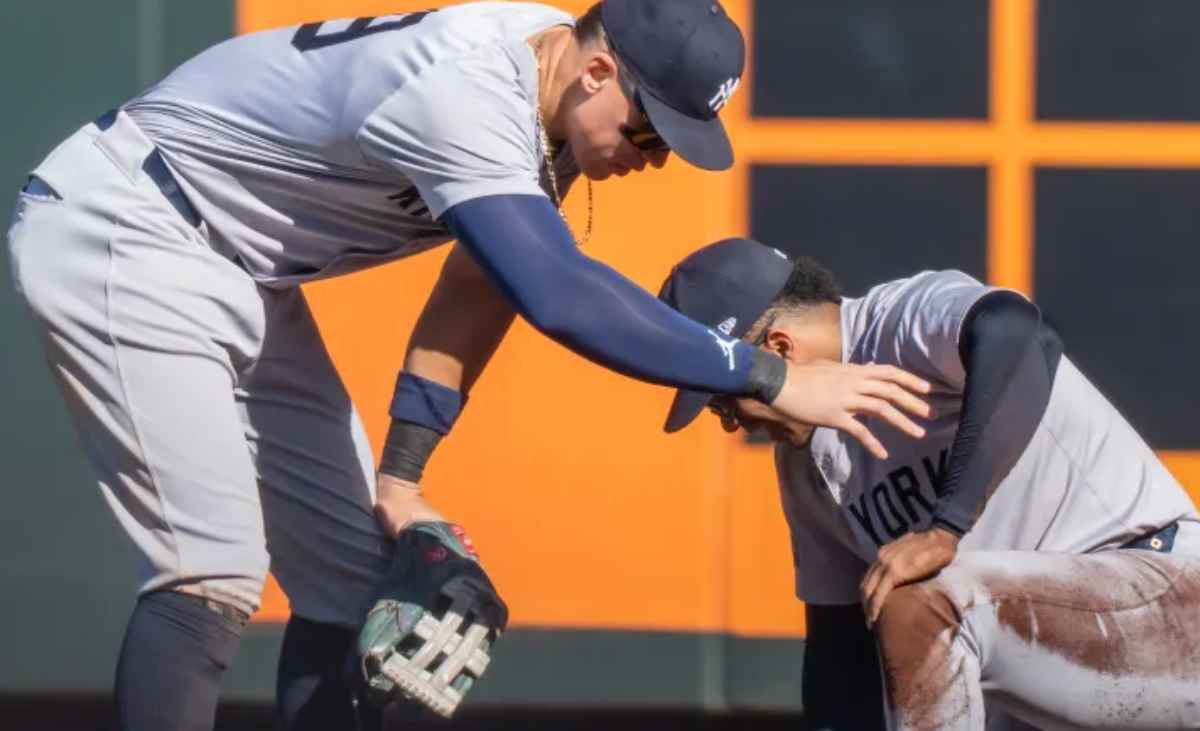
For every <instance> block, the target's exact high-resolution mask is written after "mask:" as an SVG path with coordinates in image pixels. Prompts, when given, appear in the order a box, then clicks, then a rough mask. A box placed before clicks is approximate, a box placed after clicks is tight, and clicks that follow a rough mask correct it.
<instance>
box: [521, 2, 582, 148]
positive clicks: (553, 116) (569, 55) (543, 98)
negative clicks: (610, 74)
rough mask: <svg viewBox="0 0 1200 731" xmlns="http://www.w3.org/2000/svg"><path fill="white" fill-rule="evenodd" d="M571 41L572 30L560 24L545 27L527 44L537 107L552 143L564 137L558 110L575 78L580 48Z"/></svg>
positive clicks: (531, 37)
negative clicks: (534, 64)
mask: <svg viewBox="0 0 1200 731" xmlns="http://www.w3.org/2000/svg"><path fill="white" fill-rule="evenodd" d="M573 41H574V37H573V33H572V31H571V29H570V28H569V27H567V26H563V25H557V26H554V27H553V28H547V29H546V30H544V31H542V32H540V33H538V34H536V35H533V36H530V37H529V39H528V41H527V42H528V43H529V46H530V47H531V48H532V49H533V55H534V58H536V59H537V65H538V107H539V108H540V110H541V113H542V118H543V119H545V120H546V134H547V135H549V137H550V139H551V140H553V141H555V142H561V141H562V140H563V138H564V137H565V135H564V134H563V132H562V129H561V127H562V123H561V121H560V120H559V114H558V111H559V109H560V108H561V106H562V98H563V94H564V93H565V92H566V90H567V87H568V86H569V85H570V84H571V82H572V81H573V80H574V77H575V68H574V67H575V66H576V65H577V63H576V61H577V58H576V57H577V56H578V55H579V49H578V46H577V45H576V44H575V43H574V42H573Z"/></svg>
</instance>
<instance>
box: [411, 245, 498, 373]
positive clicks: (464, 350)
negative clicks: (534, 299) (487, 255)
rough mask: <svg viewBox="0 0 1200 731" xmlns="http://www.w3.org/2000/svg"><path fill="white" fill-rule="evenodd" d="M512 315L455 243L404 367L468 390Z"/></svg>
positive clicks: (481, 370) (415, 332) (488, 358)
mask: <svg viewBox="0 0 1200 731" xmlns="http://www.w3.org/2000/svg"><path fill="white" fill-rule="evenodd" d="M515 316H516V313H515V312H514V310H513V308H512V305H510V304H509V302H508V300H507V299H505V297H504V295H502V294H501V293H500V292H499V291H497V290H496V288H495V287H494V286H492V283H491V282H490V281H489V280H488V277H487V275H486V274H484V273H483V271H482V270H480V269H479V266H478V265H477V264H476V263H475V262H474V261H473V260H472V259H471V256H470V255H469V254H467V252H466V251H464V250H463V249H462V248H461V247H460V246H458V245H455V247H454V249H453V250H452V251H451V252H450V256H448V257H447V258H446V263H445V264H444V265H443V267H442V272H441V275H440V276H439V277H438V281H437V284H435V285H434V288H433V292H432V293H430V295H429V300H428V301H427V302H426V303H425V308H424V309H423V310H422V311H421V316H420V318H419V319H418V320H417V325H416V327H415V328H414V329H413V333H412V337H411V338H410V339H409V344H408V353H407V354H406V356H405V359H404V370H405V371H407V372H409V373H413V374H416V375H418V376H421V377H423V378H427V379H429V380H431V381H434V382H436V383H440V384H442V385H443V386H447V387H449V388H453V389H455V390H458V391H461V392H462V393H467V392H469V391H470V390H471V387H472V386H474V385H475V381H477V380H478V379H479V376H480V375H481V374H482V373H483V370H484V368H485V367H486V366H487V364H488V362H489V361H490V360H491V357H492V355H493V354H494V353H495V352H496V349H497V348H498V347H499V346H500V342H501V341H502V340H503V339H504V335H505V333H507V332H508V329H509V327H510V326H511V325H512V322H513V318H514V317H515Z"/></svg>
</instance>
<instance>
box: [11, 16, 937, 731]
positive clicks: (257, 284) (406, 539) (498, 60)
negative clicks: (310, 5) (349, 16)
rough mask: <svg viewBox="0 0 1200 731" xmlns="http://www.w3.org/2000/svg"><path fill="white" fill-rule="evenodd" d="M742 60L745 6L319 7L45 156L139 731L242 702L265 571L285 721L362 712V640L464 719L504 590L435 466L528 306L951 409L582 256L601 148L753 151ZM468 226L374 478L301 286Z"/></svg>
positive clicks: (703, 153)
mask: <svg viewBox="0 0 1200 731" xmlns="http://www.w3.org/2000/svg"><path fill="white" fill-rule="evenodd" d="M743 64H744V46H743V41H742V37H741V34H740V32H739V31H738V29H737V27H736V26H735V25H734V24H733V23H732V22H731V21H730V20H729V18H728V17H727V15H726V14H725V12H724V10H723V9H722V8H721V6H720V4H719V3H717V2H715V0H703V1H701V0H604V2H602V3H600V4H598V5H597V6H595V7H594V8H592V10H590V11H589V12H588V13H587V14H586V15H585V16H583V17H582V18H581V19H580V20H579V21H578V22H576V20H575V19H574V18H573V17H571V16H569V15H567V14H565V13H563V12H561V11H559V10H556V9H554V8H552V7H548V6H545V5H538V4H531V3H487V2H479V3H468V4H464V5H459V6H455V7H451V8H446V9H443V10H440V11H436V12H435V11H429V12H418V13H410V14H405V15H395V16H387V17H379V18H358V19H353V20H340V21H330V22H325V23H310V24H306V25H300V26H293V27H288V28H279V29H276V30H271V31H266V32H262V33H257V34H253V35H249V36H244V37H240V38H235V39H232V40H230V41H227V42H225V43H222V44H220V45H218V46H215V47H213V48H211V49H209V50H208V51H206V52H204V53H202V54H200V55H199V56H197V57H196V58H194V59H192V60H191V61H189V62H187V63H185V64H184V65H183V66H181V67H180V68H179V69H177V70H176V71H174V72H173V73H172V74H170V75H169V76H168V77H167V78H166V79H164V80H163V81H161V82H160V83H159V84H157V85H155V86H154V87H153V88H151V89H149V90H148V91H146V92H145V93H144V94H142V95H141V96H139V97H137V98H135V99H133V100H132V101H130V102H128V103H126V104H124V105H122V106H121V107H120V108H119V109H117V110H115V111H114V112H112V113H109V114H106V115H104V116H102V117H101V118H100V119H98V120H97V121H96V122H94V123H92V124H88V125H86V126H84V127H83V128H82V129H81V130H80V131H79V132H78V133H76V134H75V135H73V136H72V137H70V138H69V139H67V140H66V141H65V142H63V143H62V144H61V145H60V146H59V147H58V148H57V149H55V150H54V151H53V152H52V153H51V154H50V156H49V157H47V158H46V160H45V161H43V162H42V163H41V164H40V165H39V166H38V167H37V169H36V170H34V171H33V172H32V174H31V176H30V178H29V181H28V183H27V184H26V186H25V187H24V189H23V190H22V192H21V194H20V196H19V200H18V203H17V208H16V212H15V216H14V223H13V226H12V228H11V229H10V231H9V234H8V242H9V251H10V257H11V259H12V266H13V272H14V279H15V283H16V286H17V289H18V290H19V292H20V293H21V294H22V295H23V297H24V300H25V301H26V302H27V304H28V306H29V310H30V312H31V313H32V315H33V317H34V319H35V321H36V323H37V325H38V327H39V328H40V330H41V332H42V334H43V336H44V342H45V346H46V355H47V360H48V362H49V365H50V368H51V369H52V371H53V373H54V376H55V377H56V379H57V382H58V384H59V385H60V387H61V390H62V393H63V395H64V397H65V399H66V402H67V405H68V408H69V411H70V413H71V415H72V417H73V419H74V423H75V426H76V428H77V431H78V433H79V436H80V438H81V441H82V443H83V447H84V449H85V451H86V453H87V456H88V458H89V460H90V462H91V464H92V465H93V467H94V468H95V471H96V474H97V476H98V479H99V483H100V486H101V489H102V491H103V493H104V496H105V498H106V500H107V502H108V504H109V506H110V507H111V509H112V511H113V513H114V514H115V516H116V518H117V520H118V521H119V523H120V524H121V526H122V528H123V529H124V531H125V533H126V534H127V535H128V536H129V537H130V539H131V540H132V542H133V544H134V545H135V547H136V549H137V556H138V558H139V572H138V573H139V599H138V602H137V604H136V606H135V609H134V611H133V614H132V617H131V618H130V621H129V625H128V627H127V630H126V636H125V639H124V643H123V645H122V648H121V654H120V659H119V662H118V667H117V673H116V693H115V696H116V706H117V713H118V725H119V727H120V728H122V729H204V728H208V727H210V726H211V725H212V722H213V716H214V712H215V708H216V699H217V688H218V685H219V681H220V677H221V673H222V671H223V670H224V669H225V667H226V666H227V665H228V664H229V662H230V661H231V660H232V658H233V656H234V654H235V652H236V648H237V646H238V643H239V640H240V636H241V634H242V630H243V627H244V625H245V623H246V620H247V617H248V616H249V615H250V614H251V613H252V612H253V611H254V610H255V609H256V607H257V606H258V602H259V594H260V590H261V588H262V583H263V580H264V577H265V575H266V572H267V569H268V563H269V564H270V567H271V569H272V570H273V571H274V573H275V575H276V576H277V577H278V579H279V582H280V584H281V585H282V587H283V589H284V591H285V592H286V593H287V595H288V597H289V599H290V602H291V607H292V611H293V616H292V619H291V620H290V621H289V623H288V626H287V629H286V633H285V637H284V646H283V650H282V654H281V658H280V666H279V676H278V701H279V713H280V716H281V718H282V725H283V726H285V727H286V728H290V729H299V728H322V729H325V728H350V727H352V722H353V721H354V719H353V718H352V706H353V704H354V702H355V700H356V698H357V697H358V695H359V694H358V692H357V690H354V689H352V688H351V687H350V686H349V685H348V684H347V681H346V680H345V679H344V677H343V673H342V664H343V660H344V658H345V657H346V656H347V653H348V652H349V651H350V650H351V649H354V650H355V657H356V659H357V661H358V665H357V674H358V676H359V680H360V681H361V682H363V683H364V684H365V690H366V693H365V695H366V696H367V697H369V698H373V699H383V700H387V699H390V698H394V697H399V696H406V697H413V698H417V699H418V700H420V701H421V702H423V703H424V704H426V705H427V706H429V707H430V708H433V709H434V710H436V711H438V712H441V713H443V714H449V713H450V712H452V711H453V709H454V708H455V706H456V705H457V704H458V702H459V701H460V700H461V698H462V695H463V693H465V692H466V691H467V690H468V689H469V687H470V685H471V683H472V682H473V680H474V678H476V677H477V676H478V675H479V674H480V673H481V672H483V669H484V668H485V667H486V664H487V662H488V649H489V645H490V643H491V641H493V640H494V639H495V637H496V635H497V634H498V633H499V632H500V631H501V630H502V629H503V627H504V625H505V622H506V620H507V612H506V610H505V607H504V604H503V602H501V600H500V599H499V597H498V595H497V594H496V591H495V589H494V588H493V587H492V585H491V582H490V581H489V580H488V578H487V576H486V574H484V572H483V570H482V569H481V568H480V566H479V564H478V562H477V560H476V558H475V556H474V552H473V550H472V549H471V546H470V543H469V541H468V540H467V539H466V537H465V534H463V533H462V531H461V529H458V528H457V527H455V526H451V525H449V524H448V523H446V522H445V519H444V518H443V517H442V516H441V515H440V514H438V513H437V511H436V510H434V509H433V508H432V507H430V506H429V505H427V504H426V503H425V502H424V500H423V499H422V498H421V495H420V491H419V487H418V485H419V478H420V474H421V470H422V468H423V466H424V464H425V462H426V461H427V460H428V458H429V456H430V454H431V453H432V451H433V449H434V447H435V446H436V444H437V442H438V440H439V439H440V438H441V437H442V436H443V435H444V434H445V433H446V432H448V431H449V429H450V427H451V426H452V425H453V423H454V420H455V418H456V416H457V415H458V412H459V410H460V409H461V407H462V403H463V399H464V394H466V393H467V392H468V391H469V389H470V387H471V385H472V384H473V383H474V381H475V380H476V379H477V378H478V376H479V374H480V372H481V371H482V370H483V367H484V365H485V364H486V362H487V360H488V358H489V357H490V355H491V353H492V352H493V351H494V350H495V348H496V347H497V345H498V343H499V342H500V340H501V339H502V337H503V335H504V332H505V331H506V329H507V328H508V325H509V324H510V323H511V321H512V318H513V317H514V313H519V314H520V315H522V316H523V317H525V318H526V319H528V320H529V321H530V322H531V323H532V324H533V325H534V326H535V327H537V328H538V329H540V330H541V331H543V332H544V333H546V334H547V335H548V336H549V337H552V338H554V339H555V340H557V341H558V342H561V343H562V344H564V345H565V346H567V347H569V348H571V349H573V350H575V351H576V352H579V353H580V354H582V355H584V356H586V357H588V358H591V359H593V360H595V361H597V362H599V363H601V364H603V365H605V366H607V367H609V368H613V369H616V370H619V371H620V372H622V373H625V374H627V375H629V376H632V377H635V378H640V379H643V380H647V381H652V382H657V383H664V384H673V385H681V386H688V387H692V388H702V389H705V390H706V391H714V392H719V393H731V394H739V395H744V396H747V397H750V398H756V399H759V400H761V401H763V402H764V403H770V404H772V406H773V407H774V408H777V409H778V410H779V411H780V413H781V414H786V415H787V416H788V418H792V419H800V420H803V421H805V422H811V423H821V424H825V425H828V426H832V427H840V428H845V429H848V430H851V432H852V433H853V434H854V435H855V436H856V437H857V438H859V439H863V440H864V441H865V443H866V444H867V446H868V447H869V448H871V449H874V450H878V449H879V444H878V442H877V441H876V440H875V438H874V436H873V435H872V434H870V433H869V432H868V431H867V430H866V429H865V427H863V425H862V424H861V423H860V422H858V421H856V420H855V419H854V418H853V417H854V415H855V414H860V413H870V414H875V415H878V416H879V417H880V418H882V419H884V420H886V421H888V422H889V423H893V424H895V425H896V426H897V427H898V428H902V429H906V430H907V431H908V432H910V433H912V434H914V435H920V434H921V432H922V430H921V429H920V428H919V427H918V426H917V425H916V424H914V423H913V422H912V421H910V420H909V419H908V418H907V417H906V416H905V415H903V414H902V413H901V412H900V410H899V409H905V410H908V411H910V412H912V413H914V414H924V413H927V406H926V405H925V404H924V402H923V401H921V400H920V399H919V398H918V397H917V396H915V395H914V392H918V393H919V392H923V391H924V390H926V389H927V384H925V383H923V382H922V381H921V380H920V379H916V378H914V377H912V376H909V375H907V374H904V373H902V372H901V371H899V370H897V369H894V368H884V367H877V368H869V367H844V366H840V365H838V366H804V367H797V366H789V365H788V364H787V363H786V362H785V361H784V360H783V359H781V358H779V357H777V356H775V355H773V354H769V353H765V352H762V351H759V350H757V349H755V348H752V347H750V346H748V345H746V344H744V343H741V342H738V341H737V340H736V339H729V338H726V337H724V336H722V334H721V333H719V332H717V331H714V330H711V329H710V328H707V327H705V326H702V325H699V324H697V323H695V322H692V321H690V320H688V319H686V318H684V317H681V316H679V315H678V314H677V313H675V312H672V311H671V310H670V309H669V308H667V307H664V306H663V305H662V304H661V303H659V302H658V301H656V300H655V299H654V298H653V297H652V296H650V295H649V294H647V293H646V292H645V291H643V290H642V289H640V288H639V287H637V286H636V285H634V284H633V283H631V282H629V281H628V280H626V279H624V278H622V277H621V276H620V275H619V274H617V273H616V272H615V271H613V270H612V269H610V268H608V267H606V266H604V265H602V264H600V263H599V262H596V261H594V260H592V259H590V258H588V257H586V256H585V255H584V254H582V253H580V252H579V251H578V250H577V248H576V245H575V240H574V238H573V236H572V234H571V232H570V230H569V229H568V227H567V226H566V225H565V224H564V221H563V220H562V219H561V218H560V215H559V211H558V208H559V203H560V202H561V196H562V194H563V193H564V192H565V189H566V187H567V186H568V184H569V182H570V180H571V179H572V178H574V177H575V176H576V174H577V173H579V172H582V174H583V175H584V176H586V178H587V179H588V180H589V181H591V180H602V179H604V178H606V177H609V176H610V175H613V174H616V175H624V174H627V173H629V172H631V171H640V170H642V169H644V168H645V167H646V166H647V165H649V166H652V167H659V166H661V165H663V164H664V163H665V162H666V160H667V157H668V155H669V154H670V153H671V152H672V151H673V152H675V153H676V154H678V155H679V156H680V157H682V158H684V159H685V160H686V161H688V162H690V163H692V164H695V165H698V166H700V167H702V168H711V169H721V168H724V167H728V165H729V164H730V163H731V157H732V153H731V148H730V144H729V141H728V139H727V137H726V135H725V131H724V128H723V127H722V125H721V123H720V121H719V119H718V116H717V114H718V112H719V111H720V109H721V107H722V106H723V105H724V104H725V103H726V102H727V101H728V99H729V97H730V95H731V94H732V93H733V92H734V90H735V89H736V87H737V84H738V81H739V79H740V77H741V74H742V69H743ZM451 239H457V240H458V244H457V246H456V248H455V249H454V250H453V251H452V252H451V253H450V255H449V257H448V259H447V263H446V265H445V269H444V271H443V273H442V275H441V278H440V280H439V282H438V284H437V286H436V289H435V291H434V293H433V295H432V297H431V299H430V301H429V304H428V306H427V307H426V309H425V311H424V313H423V315H422V317H421V320H420V322H419V324H418V326H417V329H416V331H415V332H414V334H413V336H412V338H411V344H412V345H411V348H410V352H409V355H408V357H407V360H406V363H405V367H404V371H403V372H402V373H401V375H400V376H399V378H398V381H397V385H396V394H395V399H394V400H393V402H392V405H391V414H392V416H393V424H392V427H391V429H390V430H389V433H388V439H387V444H386V445H385V447H384V450H383V457H382V459H381V463H380V465H379V470H378V474H376V467H375V465H374V460H373V459H372V455H371V452H370V449H369V445H368V443H367V440H366V438H365V434H364V431H363V429H362V426H361V423H360V421H359V418H358V416H357V414H356V413H355V411H354V408H353V406H352V404H351V402H350V400H349V398H348V396H347V394H346V391H345V389H344V388H343V386H342V383H341V381H340V379H339V377H338V374H337V373H336V372H335V370H334V368H333V365H332V363H331V361H330V358H329V356H328V354H327V353H326V351H325V348H324V346H323V344H322V342H321V338H320V335H319V334H318V331H317V328H316V327H315V324H314V322H313V319H312V316H311V314H310V312H309V309H308V306H307V304H306V303H305V300H304V297H303V295H302V293H301V291H300V289H299V286H298V285H300V284H302V283H304V282H308V281H313V280H316V279H320V278H324V277H332V276H337V275H341V274H345V273H349V272H353V271H357V270H360V269H363V268H366V267H369V266H373V265H377V264H382V263H385V262H389V261H393V260H396V259H400V258H403V257H407V256H410V255H412V254H415V253H417V252H419V251H422V250H425V249H428V248H430V247H433V246H437V245H439V244H442V243H444V242H447V241H449V240H451ZM394 329H395V325H394V324H391V323H384V324H382V326H381V327H380V333H381V337H387V336H388V333H390V332H393V331H394ZM566 396H567V397H569V394H566ZM447 602H448V603H449V608H447V609H440V608H439V609H436V611H435V608H436V607H440V606H441V605H442V604H443V603H447ZM360 630H361V631H360ZM356 637H357V643H356V642H355V640H356ZM360 720H361V719H360ZM368 722H372V721H370V719H368Z"/></svg>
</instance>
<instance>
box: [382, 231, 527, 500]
mask: <svg viewBox="0 0 1200 731" xmlns="http://www.w3.org/2000/svg"><path fill="white" fill-rule="evenodd" d="M513 317H514V313H513V310H512V307H511V306H510V305H509V304H508V302H507V301H506V300H505V299H504V298H503V297H502V296H501V295H500V294H499V293H498V292H496V290H495V288H494V287H493V286H492V285H491V283H490V282H489V281H488V280H487V277H486V276H485V275H484V274H483V273H482V272H481V271H480V270H479V268H478V267H477V266H476V265H475V263H474V261H472V260H471V257H470V256H469V255H467V254H466V253H465V252H463V251H462V250H461V249H460V248H458V247H457V246H456V247H455V248H454V249H453V250H452V251H451V252H450V256H449V257H447V259H446V263H445V265H444V266H443V267H442V273H441V276H439V278H438V281H437V284H435V285H434V288H433V292H432V293H431V294H430V297H429V301H428V302H427V303H426V304H425V309H424V310H423V311H422V313H421V317H420V319H419V320H418V322H417V326H416V328H415V329H414V330H413V335H412V337H411V338H410V340H409V349H408V354H407V356H406V357H405V362H404V370H403V371H402V372H401V373H400V376H399V377H398V378H397V379H396V389H395V393H394V395H393V397H392V404H391V408H390V409H389V413H390V414H391V416H392V424H391V426H390V427H389V429H388V434H387V439H386V440H385V442H384V448H383V453H382V455H381V457H380V461H379V471H380V472H381V473H383V474H385V475H388V476H390V477H393V478H397V479H400V480H403V481H405V482H407V483H410V484H414V485H415V484H416V483H419V482H420V479H421V476H422V474H423V472H424V469H425V465H426V463H427V462H428V461H429V458H430V457H431V456H432V455H433V452H434V450H435V449H436V448H437V446H438V443H439V441H440V440H441V438H442V437H443V436H444V435H446V434H447V433H449V432H450V430H451V429H452V428H453V426H454V423H455V421H456V420H457V419H458V416H459V413H460V412H461V411H462V407H463V405H464V403H465V400H466V393H467V392H468V391H469V390H470V388H471V387H472V386H473V385H474V384H475V381H476V380H478V378H479V376H480V374H481V373H482V372H483V369H484V367H486V365H487V363H488V361H489V360H490V359H491V357H492V355H493V354H494V353H495V352H496V348H497V347H499V345H500V341H501V340H503V339H504V334H505V333H506V332H507V331H508V328H509V326H510V325H511V324H512V321H513Z"/></svg>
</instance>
